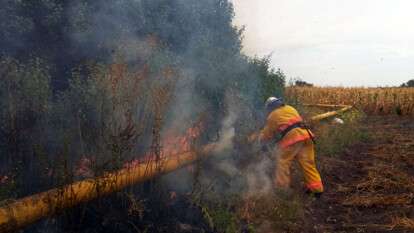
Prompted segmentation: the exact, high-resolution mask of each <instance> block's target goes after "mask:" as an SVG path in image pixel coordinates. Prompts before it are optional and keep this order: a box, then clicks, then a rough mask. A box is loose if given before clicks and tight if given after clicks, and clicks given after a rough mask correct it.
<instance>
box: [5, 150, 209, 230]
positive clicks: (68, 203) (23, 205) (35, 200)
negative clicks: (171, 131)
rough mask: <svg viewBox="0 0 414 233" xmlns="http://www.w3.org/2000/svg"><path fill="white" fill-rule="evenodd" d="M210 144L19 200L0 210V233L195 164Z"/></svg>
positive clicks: (203, 155)
mask: <svg viewBox="0 0 414 233" xmlns="http://www.w3.org/2000/svg"><path fill="white" fill-rule="evenodd" d="M214 148H215V146H214V144H210V145H207V146H205V147H203V149H202V150H200V151H197V152H193V151H191V152H186V153H183V154H180V155H177V156H170V157H166V158H164V159H162V161H150V162H147V163H145V164H140V165H137V166H134V167H132V168H125V169H122V170H119V171H117V172H114V173H109V174H107V175H105V176H102V177H99V178H95V179H87V180H83V181H79V182H76V183H73V184H70V185H67V186H64V187H62V188H56V189H52V190H49V191H46V192H42V193H39V194H35V195H33V196H29V197H26V198H22V199H20V200H17V201H15V202H13V203H10V204H7V205H5V206H3V207H1V208H0V232H1V233H3V232H10V231H16V230H18V229H21V228H23V227H25V226H28V225H30V224H32V223H34V222H36V221H38V220H40V219H41V218H43V217H46V216H51V215H53V214H55V213H56V212H58V211H59V210H63V209H67V208H70V207H73V206H75V205H78V204H80V203H82V202H88V201H90V200H93V199H96V198H98V197H101V196H104V195H108V194H111V193H114V192H117V191H120V190H122V189H124V188H126V187H128V186H131V185H133V184H136V183H142V182H144V181H147V180H150V179H152V178H154V177H156V176H159V175H162V174H166V173H169V172H172V171H174V170H177V169H179V168H181V167H184V166H186V165H189V164H191V163H193V162H195V161H196V160H198V159H201V158H202V157H205V155H208V154H210V153H211V152H212V151H214Z"/></svg>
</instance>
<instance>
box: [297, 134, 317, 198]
mask: <svg viewBox="0 0 414 233" xmlns="http://www.w3.org/2000/svg"><path fill="white" fill-rule="evenodd" d="M298 161H299V163H300V166H301V167H302V170H303V175H304V178H305V183H306V188H307V189H308V190H309V191H310V192H312V193H322V192H323V184H322V179H321V175H320V174H319V171H318V169H317V168H316V163H315V149H314V144H313V142H312V140H307V141H305V142H304V143H303V147H302V148H301V150H300V151H299V154H298Z"/></svg>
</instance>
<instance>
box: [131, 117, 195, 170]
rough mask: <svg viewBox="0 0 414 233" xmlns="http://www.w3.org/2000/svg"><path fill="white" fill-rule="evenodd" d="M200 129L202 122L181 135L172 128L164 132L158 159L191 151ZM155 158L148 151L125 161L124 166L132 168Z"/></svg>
mask: <svg viewBox="0 0 414 233" xmlns="http://www.w3.org/2000/svg"><path fill="white" fill-rule="evenodd" d="M202 129H203V125H202V123H198V124H196V125H195V126H194V127H190V128H188V129H187V130H186V132H185V133H184V134H183V135H181V136H177V135H176V133H174V131H173V130H171V131H168V132H167V133H166V134H165V135H166V136H165V138H164V139H163V140H162V142H161V148H160V149H161V153H160V158H159V159H160V160H163V159H166V158H171V157H172V156H178V155H180V154H182V153H185V152H188V151H191V147H192V143H193V142H194V140H195V139H196V138H198V137H199V136H200V135H201V132H202ZM156 160H157V158H156V156H155V155H154V154H153V152H149V153H147V154H146V155H145V156H143V158H140V159H134V160H132V161H130V162H128V163H125V164H124V168H133V167H136V166H139V165H140V164H143V163H148V162H150V161H156Z"/></svg>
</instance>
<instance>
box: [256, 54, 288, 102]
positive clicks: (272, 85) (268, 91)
mask: <svg viewBox="0 0 414 233" xmlns="http://www.w3.org/2000/svg"><path fill="white" fill-rule="evenodd" d="M250 64H251V67H252V70H253V73H254V74H256V75H257V78H258V80H259V93H260V98H259V99H260V101H261V104H263V103H264V102H265V101H266V99H267V98H269V97H270V96H277V97H283V96H284V87H285V82H286V76H285V74H284V73H283V72H282V71H281V70H280V69H278V70H274V69H273V68H271V67H270V59H269V58H268V57H265V58H262V59H259V58H254V59H251V61H250Z"/></svg>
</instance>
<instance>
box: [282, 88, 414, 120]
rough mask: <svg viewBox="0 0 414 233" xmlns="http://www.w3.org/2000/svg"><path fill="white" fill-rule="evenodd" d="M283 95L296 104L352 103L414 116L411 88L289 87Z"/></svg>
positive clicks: (376, 111)
mask: <svg viewBox="0 0 414 233" xmlns="http://www.w3.org/2000/svg"><path fill="white" fill-rule="evenodd" d="M286 96H287V98H288V99H289V100H290V101H292V102H297V103H307V104H346V105H353V106H355V107H356V108H358V109H360V110H362V111H364V112H365V113H368V114H376V115H387V114H397V115H411V116H413V115H414V88H341V87H332V88H322V87H289V88H287V89H286Z"/></svg>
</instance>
